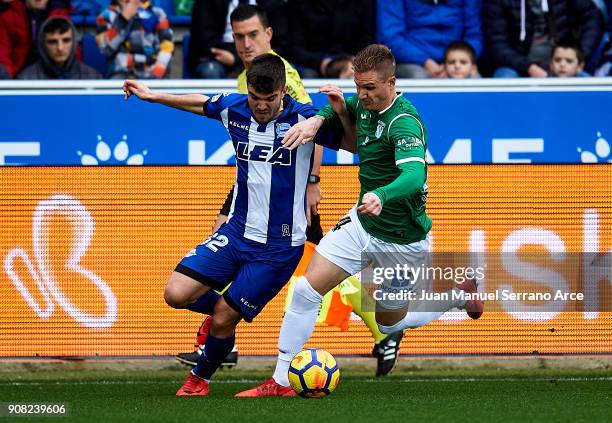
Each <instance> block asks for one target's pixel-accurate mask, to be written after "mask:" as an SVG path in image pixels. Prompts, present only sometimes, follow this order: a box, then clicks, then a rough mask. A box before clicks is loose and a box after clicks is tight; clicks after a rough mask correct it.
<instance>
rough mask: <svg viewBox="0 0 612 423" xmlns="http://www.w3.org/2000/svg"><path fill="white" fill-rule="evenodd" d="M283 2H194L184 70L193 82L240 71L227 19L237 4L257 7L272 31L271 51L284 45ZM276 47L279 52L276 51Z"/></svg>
mask: <svg viewBox="0 0 612 423" xmlns="http://www.w3.org/2000/svg"><path fill="white" fill-rule="evenodd" d="M285 2H286V1H285V0H259V1H255V0H195V1H194V3H193V13H192V14H191V28H190V34H191V37H190V40H189V55H188V57H187V66H188V67H189V70H190V71H191V73H192V74H193V75H194V76H195V77H196V78H207V79H210V78H226V77H227V76H228V75H229V74H233V76H235V72H239V71H240V60H239V57H238V54H237V53H236V48H235V46H234V38H233V35H232V26H231V23H230V15H231V13H232V12H233V11H234V9H235V8H236V7H237V6H238V5H239V4H250V5H255V4H257V5H259V6H260V7H261V8H262V9H263V10H264V11H265V12H266V15H267V16H268V18H269V22H270V24H271V27H272V28H273V29H274V34H275V37H274V39H275V42H274V47H275V49H276V50H277V51H278V52H279V53H280V54H283V51H284V46H285V44H286V43H287V19H286V16H285ZM279 47H280V48H279Z"/></svg>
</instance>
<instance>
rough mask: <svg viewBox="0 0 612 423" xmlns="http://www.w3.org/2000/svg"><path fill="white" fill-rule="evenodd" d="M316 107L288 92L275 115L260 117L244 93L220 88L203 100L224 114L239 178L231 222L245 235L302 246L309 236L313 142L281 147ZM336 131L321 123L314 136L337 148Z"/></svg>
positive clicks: (218, 115)
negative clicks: (260, 120) (220, 91)
mask: <svg viewBox="0 0 612 423" xmlns="http://www.w3.org/2000/svg"><path fill="white" fill-rule="evenodd" d="M315 112H316V109H315V108H314V107H313V106H312V105H309V104H301V103H298V102H297V101H295V100H294V99H292V98H291V97H289V96H285V99H284V108H283V111H282V112H281V114H280V115H279V116H278V118H276V119H275V120H272V121H270V122H268V123H266V124H260V123H258V122H257V121H256V120H255V118H254V117H253V115H252V113H251V109H250V108H249V104H248V102H247V95H245V94H220V95H217V96H214V97H213V98H211V99H210V100H209V101H208V102H207V103H206V104H205V106H204V113H205V115H206V116H207V117H209V118H212V119H217V120H220V121H221V122H222V123H223V125H224V126H225V128H226V129H227V131H228V132H229V135H230V137H231V140H232V143H233V145H234V149H235V151H236V183H235V186H234V198H233V199H232V206H231V209H230V214H229V216H228V217H229V219H228V224H229V225H231V226H232V227H233V228H234V229H236V230H237V232H239V233H241V234H242V235H243V236H244V237H245V238H247V239H250V240H253V241H256V242H261V243H267V244H275V245H291V246H299V245H302V244H304V242H305V241H306V196H305V194H306V184H307V183H308V176H309V175H310V170H311V167H312V159H313V151H314V145H313V143H309V144H306V145H301V146H299V147H298V148H296V149H294V150H288V149H286V148H284V147H282V144H281V141H282V139H283V136H284V135H285V133H286V132H287V130H288V129H289V128H290V127H291V126H293V125H294V124H296V123H297V122H299V121H302V120H305V119H307V118H309V117H311V116H313V115H314V114H315ZM337 141H338V140H337V137H334V136H333V134H332V133H330V132H328V131H326V130H323V129H321V130H320V131H319V133H318V134H317V137H316V138H315V142H317V143H319V144H324V145H327V146H330V147H332V148H335V149H337V148H338V146H337V145H336V143H337Z"/></svg>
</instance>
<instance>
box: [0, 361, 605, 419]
mask: <svg viewBox="0 0 612 423" xmlns="http://www.w3.org/2000/svg"><path fill="white" fill-rule="evenodd" d="M186 373H187V371H186V370H185V371H180V372H179V371H157V372H133V371H104V372H101V371H82V372H57V371H55V372H49V371H32V372H29V373H25V372H20V373H0V403H2V407H4V410H3V411H2V413H0V415H4V416H6V414H7V413H6V407H7V404H9V403H11V404H12V403H19V404H41V403H45V404H49V403H64V404H66V405H67V407H68V410H69V416H67V417H63V418H55V417H44V418H43V417H39V416H32V417H31V418H28V417H18V418H15V419H13V418H10V417H0V423H2V422H4V421H18V422H26V421H53V420H56V419H59V420H61V421H70V422H77V421H78V422H96V423H102V422H181V423H189V422H227V423H238V422H249V423H255V422H257V423H259V422H282V423H285V422H289V423H298V422H317V423H321V422H334V423H335V422H351V423H357V422H373V423H379V422H387V421H394V422H432V421H440V422H442V421H444V422H453V423H455V422H468V421H469V422H476V421H485V422H486V421H493V422H495V423H500V422H517V421H518V422H530V421H538V422H540V421H551V422H569V421H571V422H580V421H584V422H604V421H605V422H609V421H611V419H612V411H611V410H612V408H611V404H612V401H611V400H612V372H611V371H610V369H603V370H601V369H599V370H552V369H540V370H534V369H529V370H520V371H519V370H476V371H467V370H445V371H431V370H428V371H406V370H404V371H401V372H395V373H394V374H393V375H391V376H389V377H386V378H383V379H375V378H373V377H371V376H370V375H369V374H367V375H366V374H363V373H359V372H351V371H350V370H345V371H343V373H342V375H341V380H340V385H339V386H338V389H337V390H336V392H334V393H333V394H332V395H331V396H330V397H328V398H324V399H302V398H259V399H257V398H256V399H248V398H245V399H237V398H232V395H233V394H235V393H236V392H239V391H241V390H243V389H247V388H250V387H252V386H254V384H256V383H258V382H260V381H262V380H264V379H265V378H266V377H267V376H269V373H268V372H267V371H266V372H265V373H264V372H252V371H250V372H244V371H240V370H239V369H234V370H231V371H227V372H220V374H218V376H217V377H216V379H215V380H214V381H213V383H212V384H211V394H210V396H209V397H195V398H177V397H176V396H174V393H175V392H176V390H177V389H178V387H179V386H180V385H181V384H182V381H183V379H184V378H185V376H186Z"/></svg>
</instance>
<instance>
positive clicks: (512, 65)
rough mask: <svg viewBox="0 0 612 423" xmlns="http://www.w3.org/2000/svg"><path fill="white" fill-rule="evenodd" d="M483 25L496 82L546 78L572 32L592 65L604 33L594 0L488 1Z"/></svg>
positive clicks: (600, 16) (485, 5) (485, 4)
mask: <svg viewBox="0 0 612 423" xmlns="http://www.w3.org/2000/svg"><path fill="white" fill-rule="evenodd" d="M483 24H484V33H485V48H486V50H487V55H488V56H489V58H490V59H491V60H492V62H493V66H494V68H495V69H496V70H495V74H494V76H495V77H497V78H516V77H519V76H529V77H546V76H547V75H548V73H547V71H548V66H549V63H550V56H551V51H552V47H553V45H554V44H555V43H557V42H559V41H560V40H563V39H567V38H568V37H569V36H571V34H572V33H573V32H576V33H579V34H580V44H581V47H582V50H583V51H584V54H585V58H586V60H589V59H590V57H591V55H592V54H593V53H594V52H595V51H596V49H597V47H598V46H599V44H600V41H601V37H602V34H603V18H602V15H601V12H600V11H599V9H597V7H596V6H595V4H594V3H593V0H487V1H486V2H484V14H483Z"/></svg>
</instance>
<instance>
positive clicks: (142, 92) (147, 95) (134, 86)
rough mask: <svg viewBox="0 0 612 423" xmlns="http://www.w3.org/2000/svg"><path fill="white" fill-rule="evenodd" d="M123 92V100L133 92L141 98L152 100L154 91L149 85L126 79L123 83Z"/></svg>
mask: <svg viewBox="0 0 612 423" xmlns="http://www.w3.org/2000/svg"><path fill="white" fill-rule="evenodd" d="M123 92H124V93H125V101H127V100H128V99H129V98H130V96H131V95H132V94H133V95H135V96H136V97H138V98H139V99H141V100H144V101H153V99H154V93H153V91H151V89H150V88H149V87H147V86H146V85H145V84H143V83H142V82H139V81H135V80H133V79H126V80H125V82H124V83H123Z"/></svg>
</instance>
